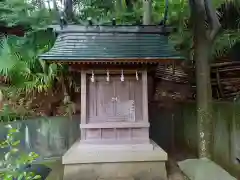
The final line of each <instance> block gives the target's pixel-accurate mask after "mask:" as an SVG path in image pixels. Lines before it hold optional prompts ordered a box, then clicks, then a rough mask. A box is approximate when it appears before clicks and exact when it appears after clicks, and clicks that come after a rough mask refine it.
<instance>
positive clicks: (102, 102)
mask: <svg viewBox="0 0 240 180" xmlns="http://www.w3.org/2000/svg"><path fill="white" fill-rule="evenodd" d="M113 96H114V91H113V83H112V82H106V80H105V79H104V78H103V77H97V78H96V80H95V82H89V102H88V104H89V105H88V107H89V116H88V117H89V118H88V119H89V122H100V121H103V120H105V119H106V114H112V115H113V103H112V97H113Z"/></svg>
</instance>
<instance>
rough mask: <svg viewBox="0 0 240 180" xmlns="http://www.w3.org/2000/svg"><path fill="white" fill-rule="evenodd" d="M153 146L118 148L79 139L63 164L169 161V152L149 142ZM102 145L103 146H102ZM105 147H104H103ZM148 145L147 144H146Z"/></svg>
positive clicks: (67, 153) (64, 157) (65, 155)
mask: <svg viewBox="0 0 240 180" xmlns="http://www.w3.org/2000/svg"><path fill="white" fill-rule="evenodd" d="M149 145H150V146H151V148H149V149H148V148H145V149H144V148H139V147H141V146H142V145H140V144H139V145H137V144H135V145H123V146H125V148H126V149H125V150H123V148H119V149H118V148H117V147H118V146H115V145H102V147H101V145H99V146H97V145H94V146H93V147H92V149H90V148H89V145H86V144H81V143H80V142H79V141H77V142H76V143H75V144H74V145H73V146H72V147H71V148H70V149H69V150H68V151H67V152H66V153H65V154H64V156H63V158H62V161H63V164H65V165H67V164H79V163H80V164H86V163H113V162H142V161H167V159H168V156H167V153H166V152H165V151H164V150H163V149H162V148H160V147H159V146H158V145H156V144H155V143H154V142H151V144H149ZM134 146H135V148H134ZM100 147H101V148H100ZM103 147H104V148H103ZM146 147H147V146H146Z"/></svg>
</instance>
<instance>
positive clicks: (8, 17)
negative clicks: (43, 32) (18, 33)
mask: <svg viewBox="0 0 240 180" xmlns="http://www.w3.org/2000/svg"><path fill="white" fill-rule="evenodd" d="M51 21H52V15H51V14H50V13H49V12H48V11H47V9H44V8H42V9H36V7H35V6H34V5H33V4H31V3H27V1H22V0H3V1H0V22H1V23H2V24H4V25H7V26H9V27H12V26H16V25H21V26H24V27H28V28H32V29H35V28H39V27H44V26H45V25H47V24H49V23H51Z"/></svg>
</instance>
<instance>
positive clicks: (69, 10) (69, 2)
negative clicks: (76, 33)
mask: <svg viewBox="0 0 240 180" xmlns="http://www.w3.org/2000/svg"><path fill="white" fill-rule="evenodd" d="M64 11H65V14H66V16H67V19H68V20H70V21H72V20H73V0H65V10H64Z"/></svg>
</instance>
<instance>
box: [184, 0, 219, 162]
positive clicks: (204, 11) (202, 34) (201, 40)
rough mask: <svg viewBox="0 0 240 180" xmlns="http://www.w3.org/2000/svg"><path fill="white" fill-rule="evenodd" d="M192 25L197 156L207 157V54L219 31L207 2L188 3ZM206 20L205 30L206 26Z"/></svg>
mask: <svg viewBox="0 0 240 180" xmlns="http://www.w3.org/2000/svg"><path fill="white" fill-rule="evenodd" d="M189 3H190V7H191V21H192V23H193V26H194V31H193V36H194V56H193V58H194V61H195V63H196V84H197V122H198V123H197V127H198V156H199V158H202V157H207V158H211V155H212V149H213V148H212V144H213V117H212V86H211V70H210V55H211V51H212V45H213V42H214V40H215V37H216V35H217V32H218V30H219V28H220V24H219V21H218V19H217V17H216V11H215V9H214V8H213V6H212V4H211V0H189ZM206 19H207V20H208V25H209V28H207V27H206Z"/></svg>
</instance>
